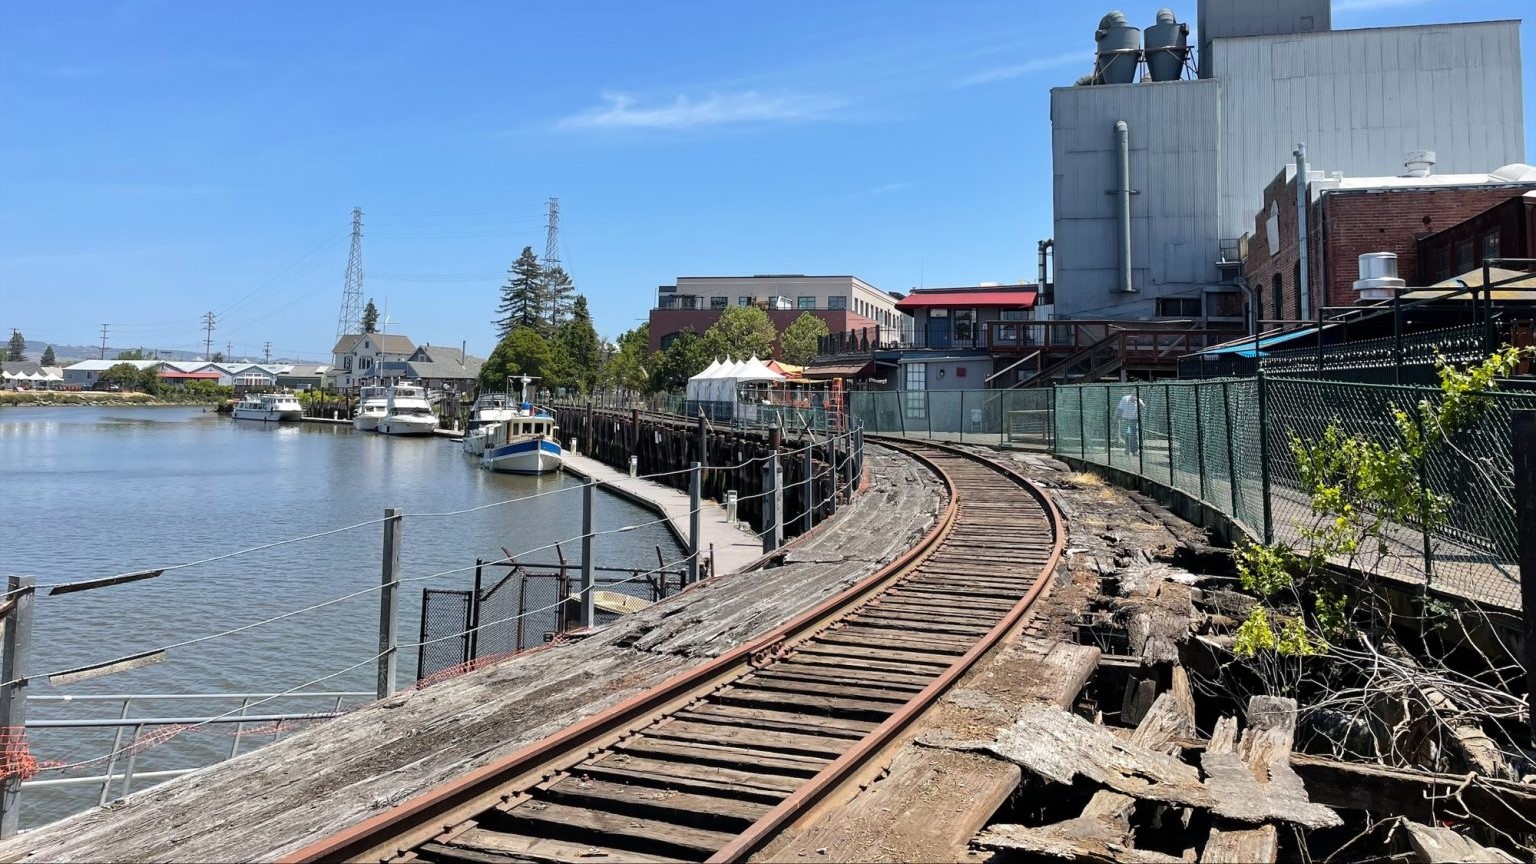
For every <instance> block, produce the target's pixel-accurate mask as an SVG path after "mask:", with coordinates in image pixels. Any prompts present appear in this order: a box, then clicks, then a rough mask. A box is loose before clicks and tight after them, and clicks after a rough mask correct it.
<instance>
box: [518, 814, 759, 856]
mask: <svg viewBox="0 0 1536 864" xmlns="http://www.w3.org/2000/svg"><path fill="white" fill-rule="evenodd" d="M501 818H503V819H505V820H506V821H507V822H510V823H513V824H516V825H524V826H527V828H528V829H529V830H531V831H535V832H541V833H542V832H545V831H547V832H549V833H552V834H559V833H565V832H570V831H572V829H575V830H576V831H580V832H592V833H595V834H597V835H599V836H601V837H603V838H605V839H607V840H609V841H610V842H614V841H617V842H614V845H616V846H617V845H623V846H626V847H627V846H640V848H650V849H657V848H658V847H660V848H666V849H672V850H676V851H675V852H674V853H672V854H677V855H679V856H682V855H689V856H692V855H697V856H700V857H708V856H709V855H711V854H713V853H714V852H715V850H717V849H719V848H721V847H723V846H724V845H725V844H727V843H729V842H731V840H733V839H735V836H736V835H734V834H731V833H728V832H724V831H709V830H706V829H703V828H693V827H690V826H687V825H674V824H672V823H670V822H658V821H656V820H654V819H642V818H640V817H638V816H631V815H628V814H620V813H608V812H606V811H603V810H585V809H582V808H580V807H568V806H566V805H564V804H555V803H553V802H549V801H528V802H525V803H523V804H520V805H518V806H516V807H513V808H511V809H509V810H506V811H503V813H502V816H501ZM497 833H499V832H497ZM626 841H627V842H626ZM651 854H656V853H655V852H652V853H651Z"/></svg>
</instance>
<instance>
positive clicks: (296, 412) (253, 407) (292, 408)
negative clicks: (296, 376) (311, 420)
mask: <svg viewBox="0 0 1536 864" xmlns="http://www.w3.org/2000/svg"><path fill="white" fill-rule="evenodd" d="M229 413H230V416H232V417H234V418H235V419H236V420H261V421H263V422H267V423H284V422H291V421H295V420H299V419H301V418H302V417H303V416H304V406H302V405H300V404H299V399H298V397H297V396H294V395H293V394H292V393H254V394H252V395H250V396H247V397H245V398H244V399H241V400H240V401H239V402H236V403H235V407H234V408H233V409H232V410H231V411H230V412H229Z"/></svg>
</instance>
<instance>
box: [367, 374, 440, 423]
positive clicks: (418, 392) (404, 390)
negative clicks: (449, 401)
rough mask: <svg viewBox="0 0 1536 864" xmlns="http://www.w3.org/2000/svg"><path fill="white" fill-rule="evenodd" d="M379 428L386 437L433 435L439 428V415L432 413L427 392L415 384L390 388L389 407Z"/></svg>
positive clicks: (397, 385) (380, 421)
mask: <svg viewBox="0 0 1536 864" xmlns="http://www.w3.org/2000/svg"><path fill="white" fill-rule="evenodd" d="M378 428H379V431H380V432H382V433H384V434H385V435H431V434H432V432H433V430H435V429H436V428H437V415H436V414H433V413H432V404H431V403H429V402H428V401H427V395H426V391H424V390H422V389H421V388H420V387H417V386H416V385H414V384H396V385H395V386H393V387H391V388H389V407H388V408H387V409H386V410H385V413H384V416H383V417H382V418H381V419H380V420H379V427H378Z"/></svg>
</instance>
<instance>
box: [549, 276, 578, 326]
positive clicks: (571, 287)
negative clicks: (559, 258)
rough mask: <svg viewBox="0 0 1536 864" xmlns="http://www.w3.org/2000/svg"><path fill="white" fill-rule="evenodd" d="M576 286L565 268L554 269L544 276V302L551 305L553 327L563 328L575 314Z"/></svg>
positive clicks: (550, 321) (550, 314) (550, 317)
mask: <svg viewBox="0 0 1536 864" xmlns="http://www.w3.org/2000/svg"><path fill="white" fill-rule="evenodd" d="M578 296H579V295H577V293H576V285H575V283H573V282H572V281H571V277H570V274H568V273H566V272H565V268H564V267H559V266H556V267H553V268H551V269H550V270H549V271H548V272H546V273H545V274H544V300H545V302H546V303H548V304H549V306H548V309H549V323H550V326H551V327H555V328H558V327H561V326H562V325H564V324H565V322H567V321H569V320H571V316H572V315H573V314H575V308H576V299H577V297H578Z"/></svg>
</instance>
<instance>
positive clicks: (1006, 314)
mask: <svg viewBox="0 0 1536 864" xmlns="http://www.w3.org/2000/svg"><path fill="white" fill-rule="evenodd" d="M998 320H1000V321H1028V320H1029V310H1028V309H1004V310H1003V311H1002V313H1001V314H1000V315H999V316H998Z"/></svg>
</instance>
